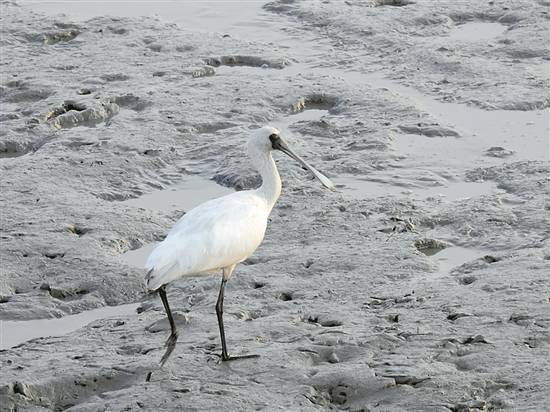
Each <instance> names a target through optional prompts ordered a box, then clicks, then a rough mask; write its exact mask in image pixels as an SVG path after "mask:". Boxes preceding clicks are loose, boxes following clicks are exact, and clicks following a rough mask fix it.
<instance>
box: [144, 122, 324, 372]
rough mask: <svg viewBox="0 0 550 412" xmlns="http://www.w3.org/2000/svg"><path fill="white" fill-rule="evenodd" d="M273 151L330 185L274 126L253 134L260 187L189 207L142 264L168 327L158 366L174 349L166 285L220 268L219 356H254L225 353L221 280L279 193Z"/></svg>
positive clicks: (248, 251) (254, 238) (252, 244)
mask: <svg viewBox="0 0 550 412" xmlns="http://www.w3.org/2000/svg"><path fill="white" fill-rule="evenodd" d="M273 150H280V151H282V152H283V153H286V154H287V155H288V156H290V157H291V158H293V159H295V160H297V161H298V162H300V163H301V164H302V165H303V166H304V167H306V168H307V169H309V170H310V171H311V172H312V173H313V174H314V175H315V176H316V177H317V178H318V179H319V180H320V181H321V183H322V184H323V185H324V186H326V187H327V188H329V189H333V188H334V185H333V184H332V182H331V181H330V180H329V179H328V178H327V177H326V176H324V175H323V174H321V173H320V172H318V171H317V170H315V169H314V168H313V167H312V166H310V165H309V164H308V163H307V162H306V161H305V160H303V159H302V158H301V157H299V156H298V155H297V154H295V153H294V152H293V151H292V150H291V149H290V148H289V147H288V145H287V144H286V142H285V141H284V140H283V138H282V137H281V136H280V133H279V131H278V130H277V129H275V128H273V127H269V126H264V127H262V128H261V129H258V130H256V131H254V132H253V133H252V135H251V137H250V139H249V141H248V144H247V151H248V155H249V157H250V160H251V161H252V164H253V165H254V166H255V167H256V169H257V170H258V171H259V172H260V175H261V177H262V185H261V186H260V187H259V188H258V189H255V190H245V191H241V192H235V193H232V194H230V195H227V196H223V197H220V198H217V199H212V200H209V201H207V202H205V203H202V204H200V205H199V206H197V207H195V208H193V209H192V210H190V211H189V212H188V213H186V214H185V215H184V216H183V217H182V218H181V219H180V220H179V221H178V222H177V223H176V224H175V225H174V227H173V228H172V229H171V230H170V232H169V233H168V236H166V238H165V239H164V240H163V241H162V242H161V243H160V244H159V245H158V246H157V247H156V248H155V249H154V250H153V252H152V253H151V255H150V256H149V258H148V260H147V263H146V265H145V267H146V269H147V276H146V283H147V288H148V290H150V291H157V290H158V292H159V295H160V298H161V300H162V303H163V305H164V309H165V310H166V314H167V316H168V320H169V322H170V328H171V334H170V336H169V337H168V339H167V341H166V343H165V346H166V352H165V353H164V355H163V357H162V358H161V361H160V365H161V366H162V365H164V363H165V362H166V360H167V359H168V357H169V356H170V354H171V353H172V351H173V350H174V347H175V346H176V341H177V338H178V332H177V330H176V326H175V324H174V319H173V317H172V312H171V311H170V306H169V305H168V299H167V297H166V285H167V284H168V283H170V282H172V281H174V280H176V279H179V278H183V277H190V276H196V275H205V274H208V273H211V272H216V271H220V270H221V271H222V274H223V276H222V283H221V286H220V292H219V295H218V301H217V303H216V314H217V317H218V326H219V328H220V338H221V344H222V353H221V360H222V361H227V360H232V359H237V358H250V357H255V356H256V355H247V356H241V357H231V356H229V355H228V353H227V346H226V343H225V332H224V327H223V298H224V289H225V284H226V282H227V281H228V280H229V279H230V278H231V275H232V274H233V271H234V269H235V266H236V265H237V264H238V263H240V262H242V261H243V260H245V259H246V258H248V257H249V256H251V255H252V253H254V251H255V250H256V248H257V247H258V246H259V245H260V243H261V242H262V240H263V238H264V234H265V230H266V226H267V220H268V217H269V214H270V213H271V210H272V209H273V206H274V205H275V202H276V201H277V199H278V198H279V195H280V194H281V178H280V177H279V172H278V171H277V166H276V165H275V162H274V160H273V157H272V156H271V152H272V151H273ZM148 378H150V374H149V376H148Z"/></svg>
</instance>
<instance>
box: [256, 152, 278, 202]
mask: <svg viewBox="0 0 550 412" xmlns="http://www.w3.org/2000/svg"><path fill="white" fill-rule="evenodd" d="M252 161H253V163H254V166H256V169H258V172H260V175H261V176H262V185H261V186H260V187H259V188H258V189H257V190H256V193H258V195H260V196H261V197H262V198H263V199H265V201H266V203H267V205H268V207H269V210H270V211H271V209H272V208H273V206H274V205H275V202H276V201H277V199H278V198H279V196H280V194H281V187H282V185H281V177H280V176H279V171H278V170H277V166H276V165H275V161H274V160H273V157H272V156H271V153H270V152H268V153H265V152H263V153H261V154H256V155H255V156H254V157H253V158H252Z"/></svg>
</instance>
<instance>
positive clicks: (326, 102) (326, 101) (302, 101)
mask: <svg viewBox="0 0 550 412" xmlns="http://www.w3.org/2000/svg"><path fill="white" fill-rule="evenodd" d="M337 103H338V98H337V97H336V96H333V95H330V94H325V93H313V94H309V95H307V96H303V97H300V98H299V99H298V100H296V101H295V102H294V103H292V105H291V107H290V111H291V113H300V112H302V111H304V110H307V109H319V110H330V109H332V108H334V107H335V106H336V105H337Z"/></svg>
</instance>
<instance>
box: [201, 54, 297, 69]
mask: <svg viewBox="0 0 550 412" xmlns="http://www.w3.org/2000/svg"><path fill="white" fill-rule="evenodd" d="M204 62H205V63H206V64H207V65H208V66H212V67H219V66H247V67H260V68H266V69H284V68H285V67H286V66H288V65H289V64H290V63H289V62H288V60H285V59H266V58H263V57H258V56H243V55H230V56H221V57H210V58H208V59H205V60H204Z"/></svg>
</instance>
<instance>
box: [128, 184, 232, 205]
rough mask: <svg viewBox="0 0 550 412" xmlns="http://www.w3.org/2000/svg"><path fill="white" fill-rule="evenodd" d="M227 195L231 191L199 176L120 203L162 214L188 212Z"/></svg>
mask: <svg viewBox="0 0 550 412" xmlns="http://www.w3.org/2000/svg"><path fill="white" fill-rule="evenodd" d="M229 193H233V189H229V188H227V187H223V186H220V185H218V184H217V183H215V182H214V181H212V180H208V179H205V178H203V177H200V176H187V177H185V179H184V180H183V181H182V182H180V183H177V184H175V185H173V186H170V187H168V188H166V189H164V190H155V191H154V192H151V193H147V194H144V195H142V196H140V197H137V198H135V199H129V200H125V201H124V202H122V203H124V204H126V205H129V206H134V207H142V208H144V209H151V210H159V211H164V212H170V211H173V210H184V211H189V210H191V209H192V208H193V207H195V206H197V205H199V204H201V203H203V202H205V201H207V200H210V199H214V198H216V197H220V196H224V195H227V194H229Z"/></svg>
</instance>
